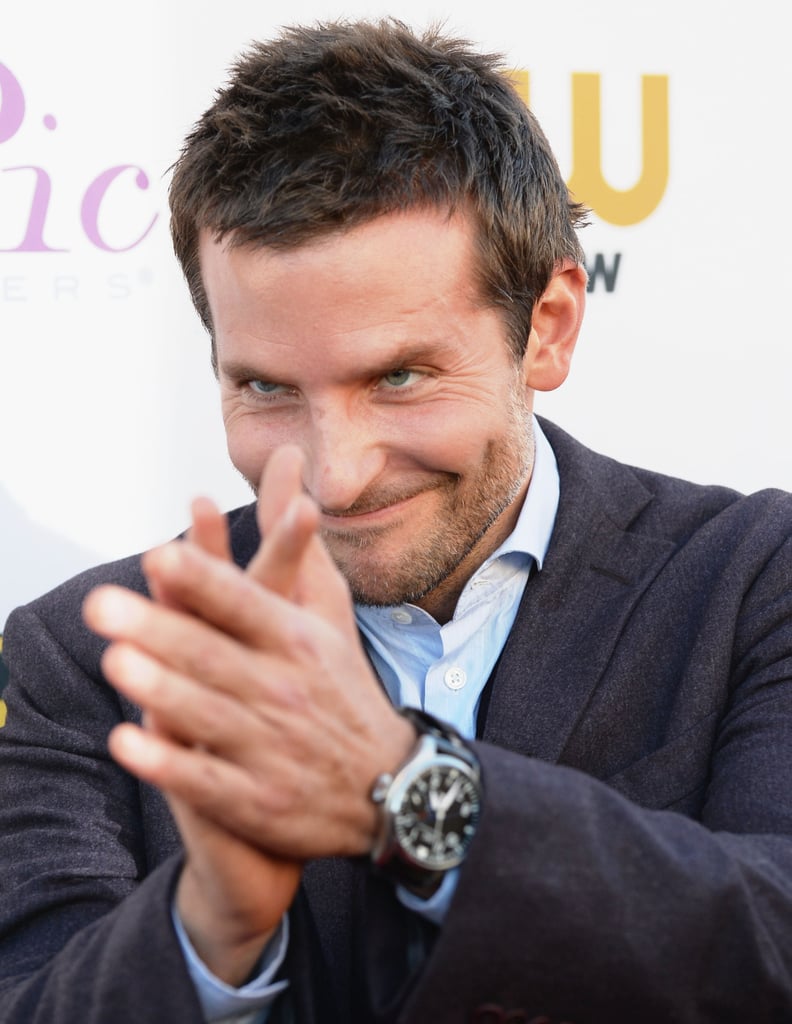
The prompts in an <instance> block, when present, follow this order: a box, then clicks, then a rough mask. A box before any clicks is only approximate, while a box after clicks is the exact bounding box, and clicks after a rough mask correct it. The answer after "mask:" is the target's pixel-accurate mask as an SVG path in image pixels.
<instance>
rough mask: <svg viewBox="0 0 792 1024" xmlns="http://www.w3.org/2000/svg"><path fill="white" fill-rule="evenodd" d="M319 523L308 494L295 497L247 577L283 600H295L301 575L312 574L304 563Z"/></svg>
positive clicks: (314, 507)
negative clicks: (284, 598)
mask: <svg viewBox="0 0 792 1024" xmlns="http://www.w3.org/2000/svg"><path fill="white" fill-rule="evenodd" d="M318 521H319V516H318V510H317V508H316V505H315V504H314V502H312V501H311V499H310V498H308V497H307V496H306V495H303V494H297V495H295V496H294V497H293V498H292V499H291V501H290V502H289V504H288V506H287V507H286V509H285V510H284V514H283V516H282V517H281V518H280V519H278V520H276V521H275V522H274V523H273V526H272V528H271V529H270V531H269V532H268V533H267V535H266V536H265V537H264V539H263V541H262V542H261V545H260V546H259V549H258V551H257V552H256V554H255V555H254V556H253V558H252V560H251V562H250V564H249V565H248V567H247V574H248V576H250V577H251V578H252V579H254V580H256V581H257V582H259V583H261V584H263V585H264V586H265V587H267V588H268V589H270V590H273V591H275V593H277V594H281V595H282V596H283V597H288V598H290V599H291V598H294V596H295V594H296V592H297V590H298V589H299V580H300V575H301V573H304V572H309V571H310V569H309V567H308V566H306V565H304V560H305V556H306V552H307V550H308V546H309V544H310V542H311V539H312V538H313V536H314V534H315V533H316V527H317V525H318Z"/></svg>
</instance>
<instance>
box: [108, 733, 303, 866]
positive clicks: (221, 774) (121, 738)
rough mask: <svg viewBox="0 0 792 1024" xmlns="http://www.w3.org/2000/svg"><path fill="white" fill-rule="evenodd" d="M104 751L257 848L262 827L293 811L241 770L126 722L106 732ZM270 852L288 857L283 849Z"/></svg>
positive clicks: (285, 798)
mask: <svg viewBox="0 0 792 1024" xmlns="http://www.w3.org/2000/svg"><path fill="white" fill-rule="evenodd" d="M108 747H109V750H110V753H111V755H112V756H113V758H114V759H115V760H116V761H117V762H118V763H119V764H120V765H121V767H122V768H125V769H126V770H127V771H128V772H131V773H132V774H133V775H135V776H136V777H137V778H139V779H142V780H143V781H144V782H148V783H149V784H151V785H153V786H156V787H157V788H158V789H160V790H161V791H162V792H163V793H165V794H166V795H167V796H168V797H169V798H175V799H177V800H180V801H183V802H184V803H185V804H186V805H187V806H189V807H190V808H191V809H192V810H193V811H194V812H195V813H197V814H199V815H201V816H202V817H205V818H206V819H207V820H208V821H211V822H215V823H217V824H219V825H221V826H222V827H225V828H228V830H229V831H230V832H231V833H232V834H234V835H237V836H239V837H240V838H243V839H246V840H248V841H252V842H254V843H256V845H259V844H260V843H261V840H262V833H263V832H264V831H265V828H264V827H262V826H263V825H264V823H266V822H267V820H268V819H270V818H274V817H276V816H278V815H283V814H284V813H286V812H287V811H288V810H291V809H292V808H293V803H292V801H293V799H294V796H293V794H292V793H290V794H286V792H285V791H283V790H282V791H281V792H280V795H279V787H276V786H272V787H268V786H264V785H261V784H257V783H256V782H255V781H254V780H253V778H252V777H251V776H250V775H249V774H248V773H247V772H246V771H245V770H244V769H243V768H240V767H239V766H237V765H236V764H233V763H232V762H230V761H227V760H225V759H223V758H220V757H216V756H215V755H214V754H213V753H211V752H210V751H207V750H203V749H201V748H197V747H185V746H182V745H181V744H178V743H174V742H173V741H172V740H170V739H168V738H167V737H163V736H161V735H157V734H154V733H149V732H146V731H145V730H144V729H141V728H139V727H138V726H136V725H133V724H132V723H130V722H124V723H123V724H121V725H118V726H116V727H115V728H114V729H113V730H112V732H111V733H110V736H109V738H108ZM281 785H282V782H281ZM230 794H233V799H230ZM229 805H233V806H229ZM273 852H274V853H276V854H280V855H281V856H283V855H286V856H289V855H290V850H289V849H288V847H287V846H282V847H281V848H280V849H275V848H273ZM297 855H298V856H299V854H297Z"/></svg>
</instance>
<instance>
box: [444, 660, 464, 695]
mask: <svg viewBox="0 0 792 1024" xmlns="http://www.w3.org/2000/svg"><path fill="white" fill-rule="evenodd" d="M443 679H444V680H445V684H446V686H447V687H448V689H449V690H461V689H462V687H463V686H464V685H465V683H466V682H467V672H465V670H464V669H463V668H460V667H459V666H458V665H454V667H453V668H450V669H448V671H447V672H446V674H445V675H444V676H443Z"/></svg>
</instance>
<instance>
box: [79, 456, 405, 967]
mask: <svg viewBox="0 0 792 1024" xmlns="http://www.w3.org/2000/svg"><path fill="white" fill-rule="evenodd" d="M301 472H302V455H301V453H300V451H299V449H297V448H296V447H293V446H284V447H282V448H279V449H277V450H276V451H275V452H273V454H272V455H271V456H270V458H269V460H268V462H267V466H266V468H265V471H264V474H263V477H262V481H261V487H260V492H259V493H260V497H259V501H258V512H257V514H258V518H259V525H260V528H261V534H262V538H263V540H262V543H261V545H260V547H259V550H258V551H257V553H256V555H255V556H254V558H253V559H252V561H251V563H250V564H249V566H248V567H247V569H246V570H245V571H242V570H240V569H239V568H238V567H237V566H236V565H234V563H233V561H232V559H231V554H230V545H229V538H228V532H227V527H226V523H225V518H224V517H223V516H222V515H221V514H220V513H219V512H218V511H217V510H216V509H215V508H214V506H213V505H212V504H211V503H210V502H208V501H206V500H199V501H197V502H195V503H194V505H193V525H192V529H191V530H190V534H189V537H188V539H186V540H184V541H175V542H173V543H170V544H167V545H165V546H163V547H161V548H158V549H155V550H153V551H150V552H148V553H147V554H146V555H145V556H144V557H143V571H144V574H145V576H146V580H147V582H148V584H149V589H150V593H151V597H150V598H147V597H143V596H141V595H139V594H135V593H132V592H130V591H127V590H124V589H123V588H120V587H114V586H106V587H100V588H98V589H97V590H95V591H93V592H92V593H91V594H89V596H88V598H87V599H86V602H85V606H84V616H85V620H86V622H87V624H88V625H89V626H90V627H91V628H92V629H94V630H95V631H96V632H97V633H99V634H100V635H102V636H104V637H106V638H107V639H108V640H110V645H109V647H108V648H107V650H106V652H105V654H104V657H103V662H102V665H103V671H104V673H105V675H106V677H107V679H108V680H109V682H110V683H112V685H113V686H114V687H115V688H116V689H117V690H118V691H119V692H120V693H122V694H124V696H126V697H127V698H128V699H129V700H131V701H133V702H134V703H135V704H137V705H139V706H140V707H141V709H142V711H143V725H142V727H138V726H135V725H133V724H131V723H125V724H122V725H119V726H117V727H116V728H115V729H114V730H113V732H112V733H111V735H110V739H109V747H110V751H111V754H112V755H113V757H114V758H115V759H116V760H117V761H118V762H119V763H120V764H121V765H122V766H123V767H124V768H126V769H127V770H128V771H130V772H131V773H133V774H134V775H136V776H137V777H138V778H140V779H142V780H143V781H145V782H148V783H151V784H152V785H154V786H157V787H158V788H159V789H160V790H161V791H162V792H163V793H164V794H165V796H166V797H167V799H168V802H169V804H170V807H171V809H172V811H173V814H174V817H175V819H176V821H177V824H178V826H179V829H180V832H181V835H182V839H183V841H184V847H185V866H184V869H183V871H182V875H181V879H180V882H179V888H178V892H177V907H178V910H179V913H180V915H181V918H182V921H183V923H184V926H185V928H186V929H187V932H188V935H189V936H190V938H191V941H192V942H193V945H194V946H195V947H196V950H197V951H198V953H199V955H200V956H201V957H202V958H203V959H204V961H205V962H206V963H207V965H208V966H209V968H210V969H211V970H213V971H214V972H215V973H216V974H217V975H218V976H219V977H221V978H222V979H223V980H225V981H227V982H229V983H230V984H239V983H241V981H242V980H243V979H244V978H245V977H246V976H247V974H248V973H249V971H250V969H251V968H252V966H253V964H254V963H255V961H256V959H257V958H258V956H259V954H260V952H261V949H262V948H263V945H264V944H265V943H266V941H267V940H268V939H269V937H270V936H271V935H272V933H273V932H274V930H275V928H276V927H277V925H278V923H279V921H280V919H281V917H282V915H283V913H284V912H285V911H286V910H287V909H288V907H289V905H290V904H291V901H292V899H293V898H294V894H295V891H296V888H297V886H298V884H299V879H300V873H301V866H302V864H303V863H304V862H305V861H306V860H308V859H312V858H316V857H324V856H333V855H358V854H362V853H366V852H367V851H368V850H369V849H370V848H371V844H372V841H373V838H374V834H375V831H376V812H375V809H374V806H373V804H372V803H371V801H370V799H369V792H370V788H371V784H372V782H373V780H374V779H375V778H376V777H377V775H379V774H380V773H381V772H383V771H392V770H393V769H394V768H395V766H396V765H397V764H398V763H399V762H400V761H401V760H403V759H404V757H405V756H406V755H407V753H408V751H409V750H410V748H411V746H412V744H413V742H414V732H413V729H412V726H410V725H409V724H408V723H407V722H406V721H405V720H404V719H402V718H401V716H399V715H397V714H396V713H395V711H394V710H393V708H392V706H391V705H390V703H389V701H388V699H387V696H386V695H385V694H384V692H383V691H382V689H381V687H380V686H379V684H378V682H377V680H376V678H375V677H374V674H373V672H372V669H371V666H370V665H369V663H368V660H367V658H366V656H365V654H364V652H363V649H362V647H361V644H360V639H359V635H358V632H357V627H356V624H355V618H354V610H353V606H352V602H351V598H350V595H349V591H348V587H347V585H346V581H345V580H344V579H343V577H342V576H341V574H340V573H339V571H338V570H337V568H336V566H335V564H334V563H333V561H332V559H331V557H330V555H329V554H328V552H327V550H326V548H325V547H324V545H323V544H322V542H321V539H320V538H319V535H318V533H317V529H318V521H319V513H318V510H317V508H316V506H315V504H314V503H313V502H312V500H311V499H310V498H309V497H308V496H307V495H305V494H304V493H303V491H302V484H301Z"/></svg>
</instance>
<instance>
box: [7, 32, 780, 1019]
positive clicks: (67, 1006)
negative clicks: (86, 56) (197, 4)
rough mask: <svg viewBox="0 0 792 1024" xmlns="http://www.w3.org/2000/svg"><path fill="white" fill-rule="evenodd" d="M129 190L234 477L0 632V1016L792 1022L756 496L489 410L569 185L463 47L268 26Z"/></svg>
mask: <svg viewBox="0 0 792 1024" xmlns="http://www.w3.org/2000/svg"><path fill="white" fill-rule="evenodd" d="M171 208H172V224H173V237H174V242H175V247H176V252H177V255H178V257H179V259H180V261H181V263H182V266H183V267H184V271H185V274H186V277H187V280H188V283H189V285H190V288H191V292H192V295H193V299H194V301H195V304H196V307H197V309H198V311H199V313H200V315H201V317H202V319H203V321H204V323H205V324H206V326H207V328H208V330H209V333H210V335H211V339H212V350H213V359H214V364H215V367H216V370H217V376H218V381H219V385H220V389H221V395H222V404H223V416H224V420H225V427H226V431H227V436H228V446H229V452H230V455H231V458H232V460H233V462H234V464H235V465H236V466H237V468H238V469H239V470H240V472H242V473H243V474H244V476H245V477H246V478H247V479H248V480H249V482H250V483H251V486H252V487H254V488H257V489H258V490H257V494H258V497H257V502H256V505H255V506H251V507H249V508H246V509H242V510H239V511H237V512H234V513H231V514H230V516H229V518H228V524H227V525H226V520H225V519H224V518H223V517H222V516H221V515H220V514H219V512H218V511H217V510H216V509H215V508H214V507H213V506H212V505H211V504H210V503H208V502H207V501H205V500H204V501H198V502H196V504H195V506H194V510H193V511H194V515H193V524H192V528H191V530H190V533H189V537H188V538H187V539H184V540H181V541H177V542H175V543H173V544H170V545H166V546H165V547H163V548H161V549H159V550H156V551H153V552H149V553H147V554H146V555H145V556H144V557H143V558H142V560H141V559H138V558H134V559H129V560H126V561H124V562H121V563H117V564H116V565H113V566H110V567H103V568H100V569H97V570H94V571H92V572H89V573H87V574H85V575H83V576H82V577H79V578H78V579H76V580H73V581H71V582H70V583H67V584H66V585H65V586H63V587H61V588H59V589H58V590H57V591H55V592H54V593H53V594H51V595H48V596H45V597H44V598H42V599H40V600H39V601H36V602H34V603H33V604H32V605H30V606H28V607H27V608H23V609H20V610H19V611H17V612H16V613H15V614H14V615H13V616H12V617H11V619H10V620H9V625H8V630H7V635H6V650H7V655H8V660H9V665H10V670H11V678H10V683H9V687H8V691H7V703H8V724H7V725H6V727H5V729H4V730H3V733H2V734H0V735H2V758H3V762H2V775H1V776H0V786H2V794H1V796H0V854H1V855H2V858H3V879H4V888H3V898H2V905H1V906H0V917H1V918H2V944H1V945H0V952H1V953H2V956H0V963H2V974H3V976H4V978H5V979H6V980H5V987H4V988H2V989H0V1000H2V1003H0V1005H2V1007H3V1015H2V1018H0V1019H2V1020H3V1021H7V1022H13V1024H17V1022H22V1021H24V1022H25V1024H29V1022H31V1021H34V1022H38V1021H47V1022H48V1024H52V1022H55V1024H71V1022H72V1021H75V1022H76V1021H78V1020H79V1021H80V1022H81V1024H83V1022H86V1021H88V1022H91V1024H95V1022H104V1021H111V1020H112V1021H118V1020H122V1021H123V1020H130V1021H131V1020H135V1021H139V1020H145V1021H147V1022H154V1024H158V1022H159V1021H163V1022H165V1021H175V1020H178V1021H180V1022H181V1021H187V1022H190V1021H201V1020H210V1021H214V1020H229V1019H238V1020H257V1019H262V1020H263V1019H267V1020H269V1021H276V1020H298V1021H311V1020H317V1021H334V1020H339V1021H343V1022H347V1021H355V1022H369V1021H371V1022H377V1021H400V1022H411V1024H412V1022H419V1024H424V1022H432V1024H443V1022H448V1024H451V1022H460V1021H468V1020H469V1021H477V1022H479V1024H483V1022H496V1021H514V1022H516V1021H529V1020H535V1021H539V1020H541V1021H552V1022H558V1021H574V1022H600V1021H606V1020H607V1021H608V1022H624V1024H627V1022H630V1024H633V1022H635V1021H641V1022H654V1021H656V1022H661V1021H663V1022H665V1021H679V1022H683V1021H684V1022H694V1021H696V1022H700V1021H718V1022H729V1021H734V1022H737V1021H740V1022H745V1021H748V1020H750V1021H751V1022H761V1021H768V1022H769V1021H773V1022H779V1021H786V1020H792V742H791V741H792V588H790V579H791V578H792V540H790V537H792V498H790V496H788V495H785V494H782V493H780V492H767V493H763V494H759V495H755V496H752V497H747V498H746V497H742V496H740V495H738V494H735V493H733V492H731V491H728V490H725V489H721V488H703V487H698V486H694V485H692V484H688V483H684V482H682V481H678V480H672V479H669V478H667V477H662V476H658V475H656V474H652V473H649V472H646V471H642V470H635V469H630V468H628V467H625V466H621V465H619V464H617V463H615V462H613V461H611V460H608V459H606V458H603V457H601V456H599V455H595V454H594V453H592V452H590V451H588V450H586V449H584V448H583V447H582V446H580V445H578V444H577V443H576V442H575V441H573V440H572V439H571V438H569V437H568V436H567V435H565V434H564V433H563V432H562V431H560V430H558V428H556V427H554V426H552V425H551V424H549V423H546V422H542V423H539V421H537V420H536V419H535V418H534V417H533V395H534V392H535V391H536V390H540V391H542V390H549V389H552V388H555V387H557V386H559V385H560V384H561V383H562V382H563V380H564V378H565V376H566V374H567V371H568V367H569V361H570V358H571V355H572V352H573V349H574V345H575V342H576V339H577V335H578V331H579V327H580V322H581V317H582V313H583V305H584V296H585V274H584V271H583V270H582V267H581V250H580V247H579V243H578V240H577V237H576V230H575V229H576V227H578V226H579V225H580V223H581V221H582V218H583V213H584V212H583V210H582V209H581V208H580V207H579V206H577V205H576V204H574V203H573V202H571V201H570V199H569V196H568V194H567V190H566V188H565V186H564V184H563V181H562V179H561V177H560V175H559V172H558V169H557V167H556V164H555V161H554V160H553V157H552V155H551V153H550V151H549V148H548V146H547V143H546V141H545V139H544V137H543V135H542V133H541V131H540V129H539V128H538V126H537V125H536V123H535V121H534V120H533V118H532V117H531V115H530V114H529V113H528V111H527V110H525V108H524V106H523V105H522V104H521V103H520V101H519V99H518V98H517V96H516V94H515V93H514V92H513V91H512V90H511V88H510V86H509V84H508V81H507V80H506V79H505V78H504V77H503V76H502V75H501V73H500V72H499V71H498V67H497V62H496V61H495V60H493V59H492V58H490V57H486V56H482V55H480V54H477V53H475V52H474V51H473V50H471V49H470V48H469V47H468V46H467V45H466V44H463V43H460V42H457V41H454V40H449V39H445V38H443V37H442V36H440V35H437V34H433V33H430V34H428V35H427V36H425V37H423V38H417V37H415V36H414V35H413V34H412V33H410V32H409V31H408V30H407V29H406V28H404V27H403V26H401V25H399V24H397V23H394V22H386V23H382V24H336V25H327V26H319V27H317V28H310V29H308V28H306V29H293V30H287V31H285V32H284V33H283V34H282V35H281V36H280V37H279V38H278V39H276V40H275V41H273V42H272V43H268V44H261V45H258V46H256V47H254V48H253V50H252V51H251V52H250V53H249V54H248V55H247V56H246V57H244V58H243V59H241V60H240V62H239V63H238V65H237V67H236V68H235V70H234V73H233V77H232V80H231V83H230V85H229V86H228V87H227V88H226V89H225V90H223V91H222V92H221V93H220V94H219V95H218V98H217V100H216V102H215V103H214V104H213V105H212V107H211V109H210V110H209V111H208V112H207V113H206V115H204V117H203V118H202V119H201V121H200V122H199V124H198V125H197V126H196V128H195V130H194V131H193V133H192V134H191V135H190V137H189V138H188V139H187V142H186V145H185V148H184V151H183V153H182V155H181V157H180V159H179V161H178V163H177V165H176V168H175V173H174V178H173V184H172V189H171ZM261 538H263V539H261ZM81 608H82V613H83V614H84V617H85V623H86V624H87V625H83V624H82V622H81V619H80V614H81ZM399 707H406V708H408V709H423V712H426V713H428V717H427V715H426V714H422V713H420V712H419V713H416V712H415V710H406V711H405V710H401V711H400V710H397V708H399ZM108 735H109V750H110V753H109V754H108V753H107V748H106V742H107V737H108ZM476 737H478V739H476Z"/></svg>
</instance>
